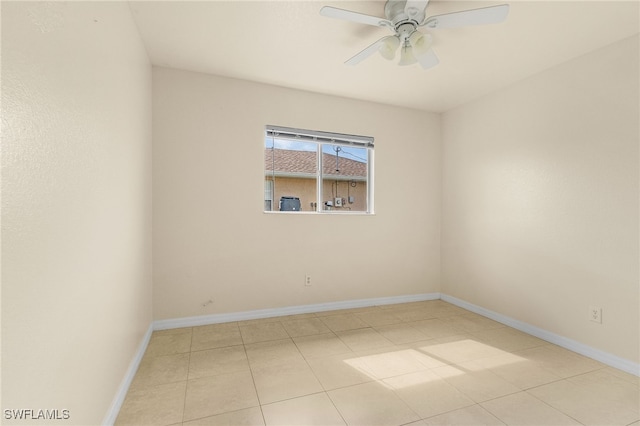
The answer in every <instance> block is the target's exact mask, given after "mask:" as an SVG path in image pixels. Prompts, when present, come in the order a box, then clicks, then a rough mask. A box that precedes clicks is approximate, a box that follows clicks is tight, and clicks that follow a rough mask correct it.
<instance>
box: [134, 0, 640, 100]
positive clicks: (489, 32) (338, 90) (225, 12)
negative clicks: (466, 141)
mask: <svg viewBox="0 0 640 426" xmlns="http://www.w3.org/2000/svg"><path fill="white" fill-rule="evenodd" d="M502 3H509V4H510V12H509V16H508V18H507V21H506V22H504V23H501V24H495V25H487V26H477V27H466V28H462V29H441V30H431V31H430V32H431V34H432V35H433V38H434V49H435V51H436V52H437V54H438V56H439V58H440V64H439V65H438V66H436V67H435V68H431V69H428V70H423V69H422V68H421V67H420V66H419V65H412V66H408V67H401V66H398V65H397V64H396V63H394V62H389V61H386V60H385V59H383V58H382V57H381V56H380V55H377V54H376V55H374V56H372V57H370V58H368V59H367V60H365V61H364V62H362V63H360V64H359V65H357V66H348V65H344V61H346V60H347V59H349V58H350V57H351V56H353V55H354V54H356V53H357V52H359V51H360V50H362V49H364V48H365V47H366V46H368V45H369V44H371V43H373V42H374V41H376V40H377V39H379V38H381V37H383V36H385V35H389V34H391V32H390V31H389V30H388V29H385V28H379V27H372V26H367V25H362V24H355V23H351V22H346V21H342V20H337V19H331V18H326V17H322V16H320V14H319V10H320V8H321V7H322V6H324V5H330V6H334V7H339V8H342V9H349V10H353V11H357V12H360V13H365V14H368V15H375V16H380V17H383V16H384V12H383V10H384V2H383V1H319V0H313V1H300V0H293V1H292V0H279V1H244V0H236V1H141V2H137V1H131V2H130V5H131V10H132V12H133V16H134V19H135V21H136V23H137V25H138V28H139V31H140V34H141V36H142V39H143V41H144V44H145V45H146V47H147V50H148V52H149V56H150V58H151V61H152V63H153V64H155V65H159V66H165V67H171V68H179V69H185V70H191V71H198V72H204V73H210V74H216V75H221V76H227V77H234V78H240V79H245V80H252V81H257V82H262V83H268V84H275V85H279V86H285V87H291V88H295V89H302V90H308V91H312V92H319V93H325V94H331V95H337V96H344V97H349V98H356V99H364V100H369V101H374V102H380V103H385V104H391V105H399V106H405V107H410V108H417V109H421V110H427V111H434V112H442V111H446V110H448V109H451V108H454V107H456V106H458V105H461V104H464V103H466V102H468V101H470V100H473V99H475V98H478V97H480V96H482V95H484V94H487V93H489V92H492V91H494V90H497V89H500V88H502V87H505V86H508V85H510V84H512V83H514V82H516V81H519V80H522V79H524V78H527V77H528V76H531V75H533V74H536V73H538V72H540V71H543V70H545V69H547V68H550V67H552V66H554V65H557V64H560V63H562V62H565V61H567V60H570V59H572V58H575V57H578V56H581V55H583V54H585V53H588V52H591V51H593V50H596V49H598V48H600V47H603V46H606V45H608V44H611V43H613V42H615V41H617V40H621V39H623V38H626V37H629V36H632V35H634V34H637V33H638V32H639V16H638V15H639V5H640V3H639V2H638V1H637V0H635V1H622V2H616V1H606V0H605V1H586V0H585V1H522V0H511V1H495V2H487V1H464V2H462V1H453V0H444V1H435V0H434V1H432V2H430V3H429V6H428V7H427V16H432V15H438V14H441V13H448V12H454V11H458V10H465V9H472V8H478V7H485V6H492V5H497V4H502ZM421 30H422V31H425V28H424V27H423V28H422V29H421Z"/></svg>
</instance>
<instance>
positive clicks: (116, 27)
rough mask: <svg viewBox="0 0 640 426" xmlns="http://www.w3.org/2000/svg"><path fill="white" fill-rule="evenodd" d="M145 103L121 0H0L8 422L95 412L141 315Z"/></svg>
mask: <svg viewBox="0 0 640 426" xmlns="http://www.w3.org/2000/svg"><path fill="white" fill-rule="evenodd" d="M150 113H151V67H150V65H149V63H148V60H147V57H146V54H145V51H144V48H143V47H142V45H141V43H140V41H139V37H138V34H137V32H136V28H135V25H134V23H133V21H132V19H131V14H130V11H129V8H128V5H127V4H126V3H124V2H105V3H96V2H70V3H60V2H52V3H35V2H2V409H3V412H2V417H3V424H5V423H6V424H11V421H10V420H6V419H5V413H4V410H5V409H21V408H22V409H28V408H30V409H36V410H37V409H59V410H65V409H66V410H69V414H70V420H68V421H61V420H58V421H57V422H61V424H62V423H64V424H78V425H90V424H91V425H94V424H100V423H101V422H102V420H103V419H104V418H105V415H106V413H107V410H108V409H109V406H110V404H111V403H112V400H113V398H114V395H115V394H116V390H117V389H118V387H119V385H120V382H121V381H122V380H123V377H124V375H125V372H126V371H127V368H128V367H129V363H130V362H131V361H132V359H133V357H134V354H135V352H136V350H137V348H138V345H139V344H140V343H141V341H142V338H143V335H144V334H145V332H146V331H147V328H148V327H149V324H150V321H151V303H150V300H151V134H150V131H151V114H150ZM54 422H55V421H54ZM27 423H29V422H24V421H22V422H20V424H27ZM34 423H36V424H45V423H46V424H50V423H51V421H48V422H47V421H43V420H39V421H34Z"/></svg>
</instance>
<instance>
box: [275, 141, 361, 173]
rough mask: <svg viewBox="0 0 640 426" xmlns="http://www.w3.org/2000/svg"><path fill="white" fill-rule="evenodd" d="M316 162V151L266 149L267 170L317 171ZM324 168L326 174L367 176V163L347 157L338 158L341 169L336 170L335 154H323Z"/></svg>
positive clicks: (282, 171) (285, 171) (283, 171)
mask: <svg viewBox="0 0 640 426" xmlns="http://www.w3.org/2000/svg"><path fill="white" fill-rule="evenodd" d="M274 157H275V158H274ZM316 163H317V162H316V153H315V152H311V151H293V150H289V149H272V148H266V149H265V150H264V164H265V171H272V170H274V171H276V172H280V173H315V172H316ZM322 168H323V175H325V176H326V175H330V176H354V177H366V176H367V163H363V162H360V161H355V160H351V159H349V158H345V157H339V158H338V168H339V170H338V171H336V156H335V155H334V154H327V153H323V154H322Z"/></svg>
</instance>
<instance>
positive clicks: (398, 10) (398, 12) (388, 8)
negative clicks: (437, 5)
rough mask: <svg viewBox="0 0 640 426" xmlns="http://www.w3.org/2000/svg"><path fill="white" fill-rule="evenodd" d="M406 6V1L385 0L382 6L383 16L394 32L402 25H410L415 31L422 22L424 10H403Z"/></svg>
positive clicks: (410, 8)
mask: <svg viewBox="0 0 640 426" xmlns="http://www.w3.org/2000/svg"><path fill="white" fill-rule="evenodd" d="M406 5H407V0H387V2H386V3H385V5H384V14H385V16H386V17H387V19H388V20H389V21H391V22H392V23H393V26H394V28H395V29H396V31H398V28H399V27H400V26H402V25H404V24H412V25H413V29H415V28H416V27H417V26H418V25H420V24H421V23H422V21H424V12H425V11H424V9H422V10H420V9H418V8H415V7H413V8H412V7H409V10H405V9H406Z"/></svg>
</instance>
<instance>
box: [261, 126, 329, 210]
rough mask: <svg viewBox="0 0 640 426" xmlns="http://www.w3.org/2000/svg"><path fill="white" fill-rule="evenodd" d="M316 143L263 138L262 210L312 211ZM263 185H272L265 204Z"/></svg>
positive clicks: (316, 155) (314, 196)
mask: <svg viewBox="0 0 640 426" xmlns="http://www.w3.org/2000/svg"><path fill="white" fill-rule="evenodd" d="M317 151H318V145H317V144H315V143H313V142H299V141H295V140H287V139H278V138H277V137H271V136H267V137H266V138H265V153H264V160H265V181H266V182H271V183H269V184H267V183H265V211H273V210H275V211H315V210H316V208H315V203H316V200H317V198H318V197H317V195H316V191H317V175H318V173H317V172H318V152H317ZM266 185H270V186H271V196H272V202H271V203H270V206H269V208H268V206H267V200H266Z"/></svg>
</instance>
